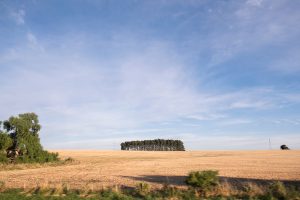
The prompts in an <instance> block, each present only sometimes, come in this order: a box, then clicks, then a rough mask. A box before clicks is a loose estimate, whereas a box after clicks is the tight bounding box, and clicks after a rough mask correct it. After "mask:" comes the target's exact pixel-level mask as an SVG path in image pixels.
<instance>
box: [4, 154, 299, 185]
mask: <svg viewBox="0 0 300 200" xmlns="http://www.w3.org/2000/svg"><path fill="white" fill-rule="evenodd" d="M58 152H59V154H60V156H61V158H62V159H65V158H67V157H72V158H73V159H75V162H73V163H71V164H65V165H57V166H48V165H41V166H38V167H36V168H26V167H23V168H22V166H19V167H20V169H13V170H4V169H0V181H3V182H5V185H6V187H9V188H16V187H21V188H23V187H24V188H31V187H37V186H45V187H58V186H59V185H67V186H68V187H70V188H87V187H88V188H92V189H100V188H105V187H109V186H115V185H120V186H121V185H122V186H128V187H132V186H135V185H136V184H137V183H138V182H147V183H149V184H151V186H152V187H154V188H155V187H161V186H162V185H163V184H170V185H175V186H178V187H184V179H185V176H186V175H187V174H188V172H190V171H193V170H207V169H211V170H219V175H220V176H221V177H223V178H225V179H228V180H254V181H266V180H281V181H296V182H299V181H300V151H297V150H292V151H277V150H270V151H185V152H145V151H66V150H64V151H58Z"/></svg>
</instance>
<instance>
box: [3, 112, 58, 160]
mask: <svg viewBox="0 0 300 200" xmlns="http://www.w3.org/2000/svg"><path fill="white" fill-rule="evenodd" d="M3 126H4V130H5V131H6V133H3V134H2V135H5V136H1V138H0V144H2V146H3V149H5V150H6V151H7V155H8V157H10V159H11V160H12V161H19V162H50V161H55V160H58V154H57V153H49V152H47V151H45V150H43V147H42V145H41V143H40V138H39V131H40V130H41V125H40V124H39V120H38V116H37V115H36V114H35V113H24V114H19V115H18V116H17V117H14V116H12V117H10V118H9V119H8V120H6V121H4V123H3ZM7 138H10V139H7Z"/></svg>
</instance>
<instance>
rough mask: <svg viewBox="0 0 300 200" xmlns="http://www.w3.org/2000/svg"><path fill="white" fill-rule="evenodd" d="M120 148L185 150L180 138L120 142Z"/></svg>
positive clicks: (134, 149)
mask: <svg viewBox="0 0 300 200" xmlns="http://www.w3.org/2000/svg"><path fill="white" fill-rule="evenodd" d="M121 150H133V151H185V149H184V145H183V142H182V141H181V140H163V139H155V140H142V141H139V140H137V141H128V142H123V143H121Z"/></svg>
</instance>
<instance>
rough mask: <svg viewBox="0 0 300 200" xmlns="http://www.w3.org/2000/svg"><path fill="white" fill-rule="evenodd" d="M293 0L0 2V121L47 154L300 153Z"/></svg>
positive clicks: (298, 39)
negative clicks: (174, 149)
mask: <svg viewBox="0 0 300 200" xmlns="http://www.w3.org/2000/svg"><path fill="white" fill-rule="evenodd" d="M299 10H300V1H298V0H232V1H231V0H216V1H212V0H198V1H194V0H182V1H177V0H170V1H168V0H153V1H152V0H145V1H135V0H133V1H129V0H119V1H114V0H112V1H100V0H49V1H43V0H28V1H21V0H20V1H15V0H1V1H0V92H1V96H0V119H1V120H5V119H7V118H8V117H10V116H11V115H16V114H19V113H24V112H35V113H37V114H38V115H39V117H40V122H41V124H42V131H41V139H42V144H43V145H44V146H45V147H46V148H50V149H119V148H120V147H119V144H120V142H122V141H126V140H142V139H156V138H162V139H181V140H183V142H184V143H185V146H186V148H187V149H190V150H191V149H268V148H269V147H268V141H269V138H271V144H272V148H273V149H275V148H279V145H281V144H287V145H288V146H289V147H290V148H293V149H299V148H300V12H299Z"/></svg>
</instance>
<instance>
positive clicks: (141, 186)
mask: <svg viewBox="0 0 300 200" xmlns="http://www.w3.org/2000/svg"><path fill="white" fill-rule="evenodd" d="M136 191H137V193H138V194H139V195H141V196H145V195H147V194H148V193H149V192H150V185H149V184H148V183H145V182H141V183H138V184H137V185H136Z"/></svg>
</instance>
